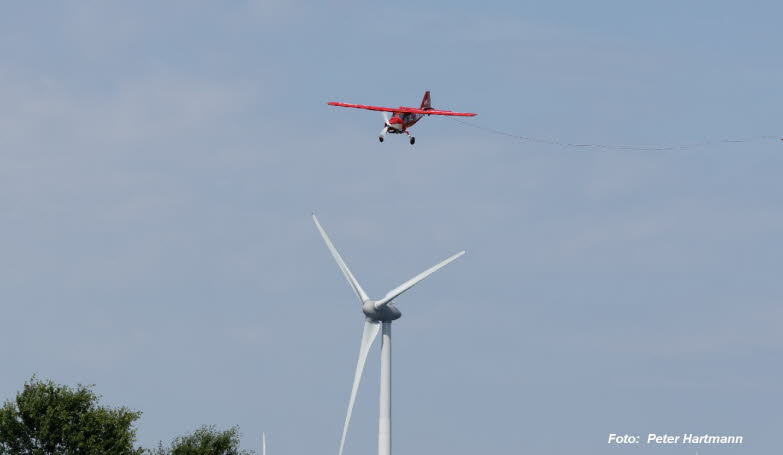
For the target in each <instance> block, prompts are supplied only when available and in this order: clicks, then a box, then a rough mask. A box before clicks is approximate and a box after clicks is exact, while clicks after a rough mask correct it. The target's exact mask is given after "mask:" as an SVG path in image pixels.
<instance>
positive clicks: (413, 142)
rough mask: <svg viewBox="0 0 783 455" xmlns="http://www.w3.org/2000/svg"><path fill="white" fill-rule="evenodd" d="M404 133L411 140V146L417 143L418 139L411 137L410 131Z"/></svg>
mask: <svg viewBox="0 0 783 455" xmlns="http://www.w3.org/2000/svg"><path fill="white" fill-rule="evenodd" d="M403 131H405V134H407V135H408V138H409V139H408V140H409V141H410V143H411V145H413V144H415V143H416V138H415V137H413V136H411V133H409V132H408V130H403Z"/></svg>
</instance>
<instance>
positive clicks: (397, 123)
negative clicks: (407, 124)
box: [389, 117, 402, 130]
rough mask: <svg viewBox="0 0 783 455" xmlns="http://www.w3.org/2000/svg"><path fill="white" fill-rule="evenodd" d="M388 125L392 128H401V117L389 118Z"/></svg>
mask: <svg viewBox="0 0 783 455" xmlns="http://www.w3.org/2000/svg"><path fill="white" fill-rule="evenodd" d="M389 126H391V127H392V128H394V129H397V130H398V129H400V128H402V119H401V118H399V117H392V118H390V119H389Z"/></svg>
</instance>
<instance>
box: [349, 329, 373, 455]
mask: <svg viewBox="0 0 783 455" xmlns="http://www.w3.org/2000/svg"><path fill="white" fill-rule="evenodd" d="M380 328H381V324H380V323H378V322H374V321H369V320H366V319H365V321H364V332H362V345H361V347H360V348H359V361H358V362H357V363H356V373H354V375H353V386H352V387H351V398H350V400H348V413H347V414H346V415H345V424H344V425H343V437H342V438H340V452H338V455H343V447H345V435H346V434H348V424H349V423H351V414H352V413H353V404H354V403H355V402H356V392H357V391H358V390H359V382H361V380H362V373H363V372H364V364H365V362H366V361H367V354H369V352H370V347H372V343H373V341H375V337H377V336H378V330H379V329H380Z"/></svg>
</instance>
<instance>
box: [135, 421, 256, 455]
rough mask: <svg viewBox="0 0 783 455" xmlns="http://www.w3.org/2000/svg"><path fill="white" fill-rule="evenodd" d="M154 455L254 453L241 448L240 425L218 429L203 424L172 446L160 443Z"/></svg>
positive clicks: (233, 454) (232, 454) (230, 454)
mask: <svg viewBox="0 0 783 455" xmlns="http://www.w3.org/2000/svg"><path fill="white" fill-rule="evenodd" d="M150 453H151V454H152V455H252V453H253V452H251V451H248V450H239V427H232V428H229V429H228V430H225V431H218V430H216V429H215V426H214V425H210V426H206V425H205V426H203V427H201V428H199V429H197V430H196V431H194V432H193V433H191V434H189V435H185V436H180V437H178V438H177V439H175V440H174V442H172V443H171V447H170V448H164V447H163V445H162V444H161V445H159V446H158V448H157V449H155V450H152V451H150Z"/></svg>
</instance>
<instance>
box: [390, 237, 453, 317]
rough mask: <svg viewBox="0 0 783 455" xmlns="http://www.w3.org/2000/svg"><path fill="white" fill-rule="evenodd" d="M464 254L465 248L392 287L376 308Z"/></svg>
mask: <svg viewBox="0 0 783 455" xmlns="http://www.w3.org/2000/svg"><path fill="white" fill-rule="evenodd" d="M463 254H465V251H464V250H463V251H460V252H459V253H457V254H455V255H454V256H452V257H450V258H448V259H446V260H444V261H442V262H440V263H438V264H436V265H433V266H432V267H430V268H428V269H427V270H425V271H423V272H421V273H420V274H418V275H416V276H415V277H413V278H411V279H410V280H408V281H406V282H404V283H402V284H401V285H399V286H397V287H396V288H394V289H392V290H391V291H389V292H387V293H386V296H385V297H384V298H383V299H381V300H379V301H377V302H375V308H381V307H382V306H384V305H386V304H387V303H389V302H391V301H392V300H394V299H395V298H396V297H397V296H399V295H400V294H402V293H403V292H405V291H407V290H408V289H410V288H412V287H413V286H414V285H415V284H416V283H418V282H419V281H421V280H423V279H425V278H427V277H428V276H430V275H432V274H433V273H435V272H436V271H437V270H438V269H440V268H442V267H444V266H445V265H446V264H448V263H449V262H451V261H453V260H455V259H457V258H458V257H460V256H462V255H463Z"/></svg>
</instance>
